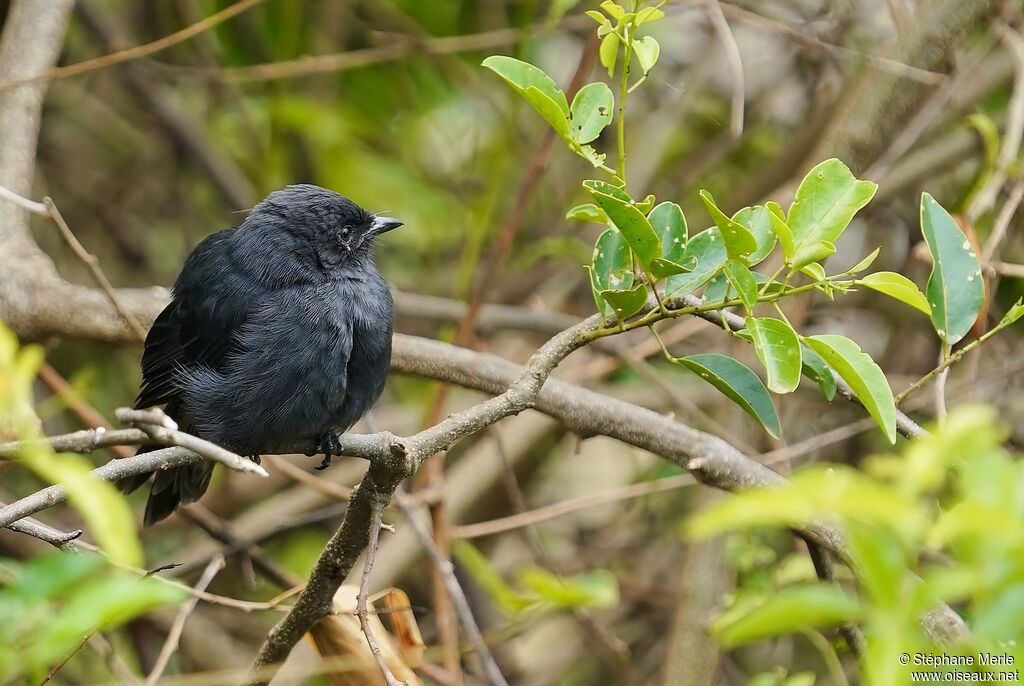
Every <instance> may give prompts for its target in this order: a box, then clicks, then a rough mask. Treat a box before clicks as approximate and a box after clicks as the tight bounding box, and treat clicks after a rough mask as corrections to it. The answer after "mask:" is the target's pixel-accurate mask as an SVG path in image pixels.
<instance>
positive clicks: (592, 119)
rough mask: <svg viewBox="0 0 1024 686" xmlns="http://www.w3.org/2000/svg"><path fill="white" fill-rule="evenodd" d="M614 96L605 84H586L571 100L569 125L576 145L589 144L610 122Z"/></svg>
mask: <svg viewBox="0 0 1024 686" xmlns="http://www.w3.org/2000/svg"><path fill="white" fill-rule="evenodd" d="M614 108H615V96H613V95H612V90H611V88H609V87H608V86H607V85H606V84H604V83H601V82H598V83H588V84H587V85H586V86H584V87H583V88H581V89H580V90H579V92H578V93H576V97H574V98H573V99H572V107H571V108H570V109H569V112H570V116H569V125H570V129H571V130H572V137H573V138H574V139H575V140H576V142H577V143H589V142H590V141H592V140H594V139H595V138H597V137H598V136H600V135H601V132H602V131H603V130H604V128H605V127H606V126H608V124H610V123H611V121H612V110H613V109H614Z"/></svg>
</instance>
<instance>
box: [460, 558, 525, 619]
mask: <svg viewBox="0 0 1024 686" xmlns="http://www.w3.org/2000/svg"><path fill="white" fill-rule="evenodd" d="M452 553H453V554H454V555H455V558H456V559H457V560H458V561H459V563H461V564H462V566H463V567H465V568H466V571H467V572H469V574H470V576H472V577H473V580H474V581H476V582H477V583H478V584H480V586H481V588H483V589H484V591H486V592H487V594H488V595H489V596H490V597H491V599H492V600H494V601H495V603H497V605H498V606H499V607H501V608H502V609H503V610H504V611H505V612H508V613H509V614H515V613H517V612H520V611H521V610H523V609H525V608H526V607H528V606H529V605H530V604H531V603H530V600H528V599H526V598H524V597H523V595H522V594H520V593H517V592H516V591H515V590H514V589H513V588H512V587H511V586H509V585H508V584H507V583H506V582H505V580H504V579H503V578H502V577H501V574H499V573H498V570H496V569H495V568H494V567H493V566H492V565H491V563H490V561H489V560H488V559H487V557H486V556H484V554H483V553H481V552H480V551H479V550H477V549H476V548H475V547H474V546H473V545H472V544H470V543H469V542H468V541H455V542H454V543H453V544H452Z"/></svg>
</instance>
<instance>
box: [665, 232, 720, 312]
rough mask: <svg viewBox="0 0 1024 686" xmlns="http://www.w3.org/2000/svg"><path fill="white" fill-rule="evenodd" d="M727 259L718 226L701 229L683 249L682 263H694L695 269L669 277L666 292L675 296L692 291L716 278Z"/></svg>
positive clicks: (671, 296) (687, 264)
mask: <svg viewBox="0 0 1024 686" xmlns="http://www.w3.org/2000/svg"><path fill="white" fill-rule="evenodd" d="M726 259H727V257H726V254H725V244H724V242H723V241H722V234H721V233H720V232H719V231H718V227H715V226H713V227H711V228H710V229H705V230H704V231H701V232H700V233H698V234H697V235H696V236H694V237H693V238H691V239H690V240H689V241H688V242H687V243H686V250H684V251H683V261H682V263H681V264H683V265H685V266H690V265H693V271H692V272H690V273H689V274H682V275H679V276H673V277H671V278H669V280H668V283H667V284H666V286H665V294H666V295H667V296H668V297H670V298H673V297H680V296H683V295H686V294H688V293H692V292H693V291H695V290H697V289H698V288H700V287H701V286H703V285H704V284H706V283H707V282H708V281H710V280H711V279H712V278H714V276H715V274H717V273H718V272H719V271H720V270H721V269H722V266H723V265H725V261H726Z"/></svg>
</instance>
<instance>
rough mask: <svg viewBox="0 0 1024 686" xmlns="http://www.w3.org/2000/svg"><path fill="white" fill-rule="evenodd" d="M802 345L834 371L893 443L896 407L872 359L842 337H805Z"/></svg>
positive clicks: (881, 373) (884, 379)
mask: <svg viewBox="0 0 1024 686" xmlns="http://www.w3.org/2000/svg"><path fill="white" fill-rule="evenodd" d="M804 343H806V344H807V346H808V347H809V348H810V349H811V350H813V351H814V352H816V353H818V354H819V355H821V357H822V358H823V359H824V360H825V362H827V363H828V364H829V366H830V367H832V369H834V370H836V372H837V373H838V374H839V376H840V377H841V378H842V379H843V381H845V382H846V383H847V384H849V386H850V388H852V389H853V392H854V393H855V394H856V396H857V399H858V400H860V402H861V403H862V404H863V405H864V408H865V409H866V410H867V411H868V413H869V414H870V415H871V416H872V417H874V418H875V422H877V423H878V425H879V426H880V427H881V428H882V431H883V432H884V433H885V437H886V438H887V439H889V442H890V443H895V442H896V404H895V403H894V402H893V397H892V389H891V388H889V382H888V381H887V380H886V378H885V374H884V373H883V372H882V370H881V369H880V368H879V366H878V365H877V364H875V361H874V360H872V359H871V357H870V356H869V355H868V354H867V353H864V352H862V351H861V349H860V346H858V345H857V344H856V343H855V342H854V341H851V340H850V339H849V338H846V337H845V336H836V335H823V336H808V337H806V338H804Z"/></svg>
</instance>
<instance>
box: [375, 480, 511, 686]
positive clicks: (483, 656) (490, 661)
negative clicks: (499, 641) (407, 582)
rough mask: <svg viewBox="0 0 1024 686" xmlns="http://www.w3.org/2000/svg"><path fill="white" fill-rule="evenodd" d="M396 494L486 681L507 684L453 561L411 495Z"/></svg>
mask: <svg viewBox="0 0 1024 686" xmlns="http://www.w3.org/2000/svg"><path fill="white" fill-rule="evenodd" d="M395 495H396V498H395V504H396V505H398V509H400V510H401V511H402V514H403V515H405V521H406V522H407V523H408V524H409V527H410V528H411V529H412V531H413V533H414V534H415V535H416V538H417V539H419V542H420V545H422V546H423V550H424V551H425V552H426V553H427V557H428V558H430V562H431V563H432V564H433V565H434V567H435V568H436V569H437V570H438V571H439V572H440V574H441V578H442V579H443V580H444V584H445V587H446V588H447V589H448V594H449V596H450V597H451V599H452V603H453V604H454V605H455V611H456V612H457V613H458V615H459V621H460V622H462V628H463V629H464V630H465V632H466V635H467V636H468V637H469V640H470V642H471V643H472V644H473V647H474V648H476V652H477V654H478V655H479V656H480V661H481V662H482V663H483V666H484V673H485V674H486V675H487V680H488V681H489V682H490V683H491V686H508V682H507V681H506V680H505V677H504V676H503V675H502V673H501V669H499V668H498V663H497V662H496V661H495V660H494V655H492V654H491V651H490V649H489V648H488V647H487V642H486V641H485V640H484V637H483V634H481V633H480V627H479V626H478V625H477V623H476V619H475V618H474V617H473V610H472V608H470V606H469V600H467V599H466V594H465V593H464V592H463V590H462V586H461V585H460V584H459V580H458V579H457V578H456V577H455V568H454V567H453V566H452V563H451V560H448V559H447V558H446V557H445V556H444V555H442V554H441V551H440V550H439V549H438V547H437V545H436V544H435V543H434V539H433V538H431V537H430V532H429V531H427V529H426V527H424V526H423V523H422V522H421V521H420V519H419V517H417V516H416V515H417V513H416V511H415V508H414V507H412V506H411V505H410V504H409V503H408V502H407V501H408V498H407V497H406V495H405V494H404V493H396V494H395Z"/></svg>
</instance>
